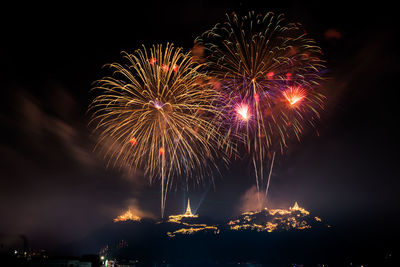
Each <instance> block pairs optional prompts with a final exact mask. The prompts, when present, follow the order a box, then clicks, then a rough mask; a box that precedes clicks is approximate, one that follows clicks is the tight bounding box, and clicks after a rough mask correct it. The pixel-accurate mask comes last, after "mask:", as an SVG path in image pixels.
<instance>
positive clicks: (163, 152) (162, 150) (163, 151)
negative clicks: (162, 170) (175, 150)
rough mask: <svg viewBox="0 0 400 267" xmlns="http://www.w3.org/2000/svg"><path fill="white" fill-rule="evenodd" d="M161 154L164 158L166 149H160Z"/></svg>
mask: <svg viewBox="0 0 400 267" xmlns="http://www.w3.org/2000/svg"><path fill="white" fill-rule="evenodd" d="M158 152H159V153H160V156H162V155H164V154H165V150H164V148H163V147H160V149H159V151H158Z"/></svg>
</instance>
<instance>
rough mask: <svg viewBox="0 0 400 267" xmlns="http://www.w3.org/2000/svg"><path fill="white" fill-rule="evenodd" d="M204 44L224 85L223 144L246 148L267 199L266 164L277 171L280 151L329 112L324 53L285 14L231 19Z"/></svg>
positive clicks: (220, 87)
mask: <svg viewBox="0 0 400 267" xmlns="http://www.w3.org/2000/svg"><path fill="white" fill-rule="evenodd" d="M196 45H197V46H199V47H203V49H204V56H203V58H201V59H200V60H201V61H204V62H205V63H206V64H207V73H208V75H210V76H212V77H214V78H215V79H216V80H217V81H218V83H217V85H218V86H216V88H217V89H218V90H219V92H220V97H221V100H222V102H223V103H224V104H223V105H222V106H221V107H220V109H221V110H222V112H223V113H224V114H225V116H224V117H223V119H221V120H220V126H222V127H221V129H223V130H222V131H223V135H222V139H221V142H222V143H224V144H225V147H226V150H227V151H228V152H236V151H239V152H240V151H241V147H245V148H246V151H247V153H246V154H248V155H251V158H252V162H253V165H254V170H255V176H256V182H257V188H258V189H259V188H260V186H261V184H263V185H264V186H265V187H266V194H267V193H268V187H269V180H270V177H271V170H270V172H269V176H268V177H269V178H268V179H264V172H265V171H264V167H265V166H266V162H268V159H269V160H270V161H271V165H270V166H271V167H270V168H272V166H273V161H274V159H275V153H276V152H280V153H282V152H283V151H284V150H285V148H286V147H287V146H288V140H290V139H291V138H292V137H294V138H296V139H299V138H300V136H301V134H302V132H303V131H304V129H305V128H306V127H308V126H314V123H315V121H316V120H317V119H318V118H319V112H320V110H321V109H322V108H323V103H324V100H325V96H324V94H323V92H322V89H321V87H320V86H319V85H320V81H321V79H322V78H321V72H322V71H323V69H324V66H323V62H322V60H321V59H320V56H321V50H320V48H319V47H318V46H317V45H316V44H315V42H314V40H312V39H310V38H309V37H307V34H306V33H305V32H304V30H303V29H302V27H301V25H300V24H297V23H286V22H285V20H284V17H283V15H278V16H276V15H274V14H273V13H268V14H266V15H256V14H255V13H254V12H250V13H249V14H248V15H246V16H243V17H240V16H238V15H236V14H232V15H227V20H226V21H225V22H224V23H220V24H217V25H215V27H214V28H212V29H211V30H209V31H206V32H205V33H204V34H202V35H201V36H200V37H198V38H197V39H196ZM243 144H244V146H243ZM260 208H261V207H260Z"/></svg>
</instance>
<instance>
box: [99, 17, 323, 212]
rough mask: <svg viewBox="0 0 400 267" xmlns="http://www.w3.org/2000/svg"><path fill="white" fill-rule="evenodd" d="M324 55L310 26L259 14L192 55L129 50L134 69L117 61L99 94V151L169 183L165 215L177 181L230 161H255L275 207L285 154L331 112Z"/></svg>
mask: <svg viewBox="0 0 400 267" xmlns="http://www.w3.org/2000/svg"><path fill="white" fill-rule="evenodd" d="M321 54H322V52H321V49H320V48H319V47H318V46H317V45H316V44H315V41H314V40H313V39H311V38H309V37H308V36H307V34H306V33H305V31H304V30H303V29H302V27H301V25H300V24H298V23H287V22H286V21H285V19H284V16H283V15H274V14H273V13H267V14H266V15H256V14H255V13H254V12H250V13H248V15H246V16H238V15H236V14H232V15H227V20H226V21H225V22H224V23H220V24H217V25H215V27H213V28H212V29H211V30H209V31H206V32H205V33H203V34H202V35H201V36H200V37H198V38H197V39H196V40H195V47H194V48H193V49H192V53H186V54H185V53H183V52H182V50H181V49H180V48H174V47H173V45H171V44H167V45H166V46H165V47H163V46H162V45H157V46H153V47H152V48H151V49H146V48H145V47H144V46H143V48H142V49H139V50H137V51H136V52H135V53H134V54H128V53H124V58H125V60H126V61H127V64H126V65H121V64H118V63H114V64H110V65H109V67H110V68H111V69H112V70H113V75H112V76H110V77H106V78H103V79H101V80H99V81H98V82H97V84H96V87H95V88H94V89H95V90H98V91H100V92H101V93H100V95H98V96H97V97H96V98H95V99H94V101H93V103H92V105H91V109H93V111H94V112H93V120H92V122H93V123H94V124H95V125H96V127H95V131H97V132H98V133H99V136H100V139H99V140H100V141H99V146H98V147H99V148H100V149H102V150H104V151H105V155H106V156H107V158H108V159H109V164H112V165H114V166H115V165H118V166H128V167H129V168H132V169H137V168H142V169H143V170H144V171H145V174H146V175H147V176H148V177H149V179H150V182H151V181H152V180H153V179H154V178H159V179H160V180H161V215H162V216H163V214H164V209H165V201H166V196H167V192H168V189H169V188H171V185H172V181H173V180H174V179H176V178H178V177H182V178H183V179H184V181H185V183H186V184H188V182H189V181H195V182H199V181H200V180H201V179H202V177H204V176H205V175H206V174H209V173H211V172H209V171H210V166H216V165H217V164H216V159H218V161H220V160H221V159H222V160H223V161H224V162H227V158H226V157H225V155H229V156H234V157H242V156H244V155H246V156H250V158H251V162H252V165H253V167H254V171H255V178H256V185H257V189H258V192H260V188H265V198H263V199H265V201H267V195H268V190H269V186H270V179H271V175H272V168H273V166H274V161H275V155H276V153H277V152H278V153H283V152H284V151H285V149H286V148H287V147H288V142H289V141H290V140H291V139H298V140H300V137H301V135H302V133H303V132H304V131H305V129H307V127H309V126H311V127H314V126H315V122H316V121H317V120H318V119H319V116H320V115H319V113H320V111H321V110H322V109H323V106H324V101H325V96H324V92H323V90H322V87H321V86H320V82H321V81H322V77H321V73H322V72H323V71H324V65H323V61H322V60H321ZM268 169H269V171H268V172H267V171H266V170H268ZM266 174H268V175H267V177H268V178H267V179H266V178H264V176H266ZM259 202H260V207H259V209H261V208H263V206H265V205H266V203H262V202H264V201H263V200H260V201H259Z"/></svg>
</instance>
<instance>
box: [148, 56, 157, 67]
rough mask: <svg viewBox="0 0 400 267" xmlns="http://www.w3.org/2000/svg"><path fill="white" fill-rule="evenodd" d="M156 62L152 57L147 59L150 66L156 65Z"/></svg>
mask: <svg viewBox="0 0 400 267" xmlns="http://www.w3.org/2000/svg"><path fill="white" fill-rule="evenodd" d="M156 62H157V59H156V58H154V57H152V58H150V59H149V63H150V64H151V65H153V64H154V63H156Z"/></svg>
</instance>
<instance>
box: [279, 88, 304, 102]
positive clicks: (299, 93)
mask: <svg viewBox="0 0 400 267" xmlns="http://www.w3.org/2000/svg"><path fill="white" fill-rule="evenodd" d="M283 96H284V97H285V98H286V100H287V101H288V102H289V104H290V105H291V106H293V105H294V104H296V103H298V102H300V101H301V100H303V99H304V98H305V97H306V91H305V90H303V89H301V88H300V87H289V88H288V89H287V90H285V91H283Z"/></svg>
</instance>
